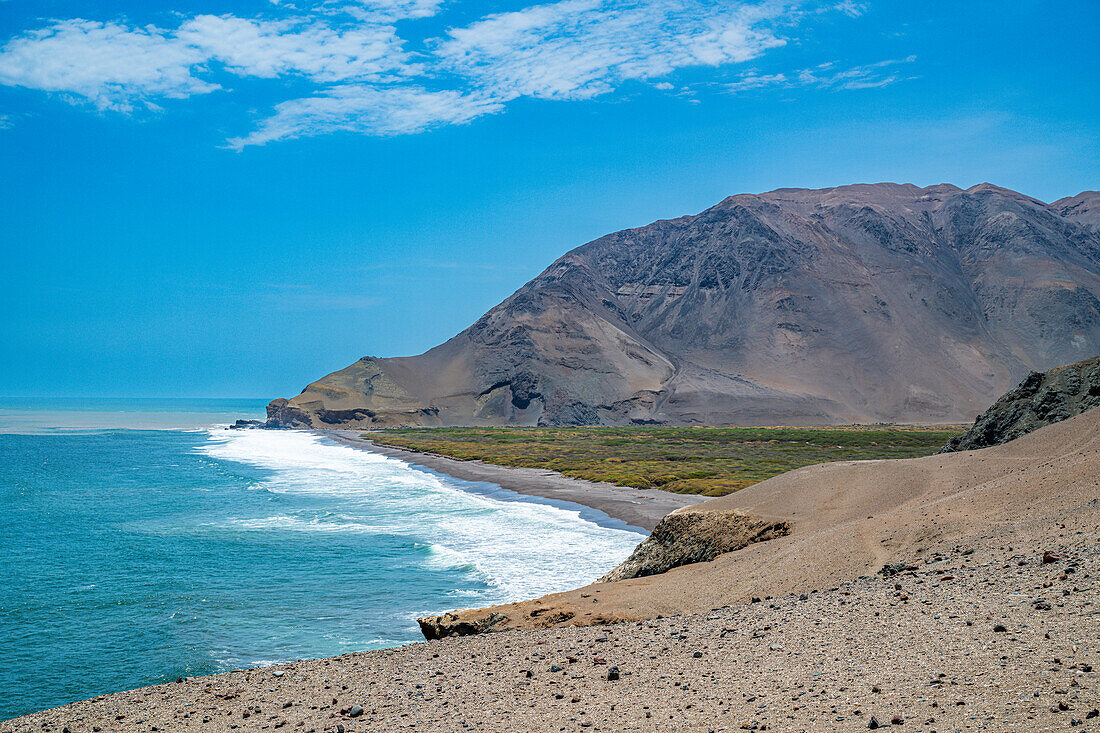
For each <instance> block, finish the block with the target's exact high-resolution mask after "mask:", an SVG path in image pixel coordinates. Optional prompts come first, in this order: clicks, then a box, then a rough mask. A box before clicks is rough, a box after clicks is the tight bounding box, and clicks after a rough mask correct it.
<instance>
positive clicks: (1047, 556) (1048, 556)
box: [1043, 550, 1066, 565]
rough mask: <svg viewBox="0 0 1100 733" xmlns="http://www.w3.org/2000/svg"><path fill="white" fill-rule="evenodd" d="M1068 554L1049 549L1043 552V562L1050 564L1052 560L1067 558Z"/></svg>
mask: <svg viewBox="0 0 1100 733" xmlns="http://www.w3.org/2000/svg"><path fill="white" fill-rule="evenodd" d="M1065 559H1066V556H1065V555H1063V554H1062V553H1060V552H1054V551H1053V550H1047V551H1046V552H1044V553H1043V564H1044V565H1049V564H1050V563H1052V562H1058V561H1059V560H1065Z"/></svg>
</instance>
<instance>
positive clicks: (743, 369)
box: [268, 183, 1100, 428]
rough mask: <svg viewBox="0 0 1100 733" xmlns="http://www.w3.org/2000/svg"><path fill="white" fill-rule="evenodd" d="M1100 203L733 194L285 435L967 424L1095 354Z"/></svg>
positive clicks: (641, 232) (946, 190)
mask: <svg viewBox="0 0 1100 733" xmlns="http://www.w3.org/2000/svg"><path fill="white" fill-rule="evenodd" d="M1097 201H1100V194H1097V193H1096V192H1084V193H1082V194H1080V195H1078V196H1075V197H1073V198H1071V199H1063V200H1060V201H1056V202H1053V203H1050V204H1047V203H1044V202H1042V201H1039V200H1037V199H1034V198H1032V197H1030V196H1026V195H1024V194H1021V193H1017V192H1015V191H1010V190H1008V189H1005V188H1001V187H998V186H994V185H990V184H981V185H978V186H973V187H971V188H968V189H966V190H963V189H961V188H958V187H956V186H952V185H949V184H941V185H937V186H928V187H925V188H918V187H917V186H913V185H908V184H906V185H898V184H892V183H879V184H872V185H852V186H840V187H837V188H828V189H818V190H807V189H778V190H776V191H771V192H769V193H764V194H759V195H756V194H742V195H738V196H730V197H729V198H727V199H725V200H723V201H721V202H719V203H718V204H717V205H715V206H713V207H711V208H709V209H707V210H706V211H703V212H702V213H699V214H697V215H694V216H683V217H679V218H677V219H671V220H666V221H657V222H654V223H652V224H649V225H648V226H644V227H639V228H636V229H627V230H624V231H620V232H616V233H614V234H609V235H607V236H605V237H601V238H600V239H597V240H595V241H593V242H589V243H588V244H585V245H583V246H581V247H578V248H576V249H574V250H572V251H570V252H568V253H566V254H565V255H563V256H562V257H561V258H559V259H558V260H557V261H556V262H554V263H552V264H551V265H550V266H549V267H548V268H547V269H546V270H545V271H544V272H543V273H542V274H540V275H539V276H538V277H536V278H535V279H533V280H532V281H530V282H529V283H527V284H526V285H524V286H523V287H521V288H520V289H519V290H518V291H516V293H515V294H513V295H512V296H511V297H509V298H508V299H507V300H505V301H504V302H503V303H501V304H500V305H498V306H496V307H495V308H493V309H491V310H490V311H489V312H488V313H486V314H485V315H484V316H482V317H481V318H480V319H478V320H477V321H476V322H475V323H474V324H473V325H471V326H470V327H469V328H467V329H466V330H464V331H462V332H461V333H459V334H458V335H456V336H455V337H454V338H452V339H450V340H448V341H447V342H445V343H443V344H441V345H439V346H437V347H435V348H433V349H431V350H429V351H427V352H425V353H424V354H421V355H419V356H411V357H400V358H373V357H364V358H363V359H360V360H359V361H357V362H356V363H354V364H352V365H350V366H348V367H346V368H344V369H341V370H339V371H336V372H333V373H332V374H329V375H328V376H325V377H323V378H321V379H319V380H317V381H316V382H314V383H312V384H310V385H309V386H307V387H306V389H305V390H304V391H303V392H302V393H301V394H299V395H297V396H295V397H292V398H291V399H289V400H286V399H277V400H275V401H273V402H272V403H271V404H270V405H269V407H268V415H269V422H270V424H271V425H274V426H282V427H313V428H324V427H349V428H350V427H360V428H379V427H381V428H387V427H399V426H448V425H467V426H468V425H550V426H553V425H649V424H667V425H716V426H728V425H826V424H831V425H835V424H853V423H877V422H902V423H915V424H933V423H936V424H955V423H960V422H970V421H971V420H973V419H974V416H975V415H977V414H978V413H979V412H981V411H982V410H984V409H985V408H986V407H987V406H988V405H989V404H990V403H991V402H992V401H993V400H994V399H995V398H996V397H997V396H998V395H1000V394H1001V393H1002V392H1004V391H1005V390H1007V389H1009V388H1010V387H1012V386H1013V385H1014V384H1016V383H1017V382H1019V381H1020V380H1021V379H1022V378H1023V377H1024V376H1026V375H1027V374H1028V372H1029V371H1032V370H1038V371H1042V370H1045V369H1048V368H1050V367H1054V366H1058V365H1061V364H1067V363H1070V362H1075V361H1079V360H1080V359H1084V358H1088V357H1092V356H1095V355H1096V354H1097V353H1098V352H1100V231H1098V230H1097V229H1096V228H1095V226H1094V222H1095V211H1096V209H1097Z"/></svg>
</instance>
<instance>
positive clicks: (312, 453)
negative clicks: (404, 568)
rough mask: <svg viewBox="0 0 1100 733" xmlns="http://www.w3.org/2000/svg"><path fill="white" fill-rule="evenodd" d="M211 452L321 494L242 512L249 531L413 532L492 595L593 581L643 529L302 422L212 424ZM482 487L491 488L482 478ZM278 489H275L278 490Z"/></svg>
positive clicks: (430, 565)
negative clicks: (287, 510) (341, 438)
mask: <svg viewBox="0 0 1100 733" xmlns="http://www.w3.org/2000/svg"><path fill="white" fill-rule="evenodd" d="M200 451H201V452H203V453H205V454H206V455H208V456H210V457H212V458H217V459H221V460H230V461H236V462H240V463H245V464H248V465H251V466H256V467H259V468H262V469H265V471H267V472H268V474H269V475H268V476H267V477H265V478H264V479H262V480H261V481H259V482H258V488H263V489H266V490H268V491H271V492H272V493H273V494H275V495H279V494H293V495H295V496H297V497H299V498H308V499H310V500H311V502H312V503H317V504H318V505H320V506H318V510H317V513H316V514H313V515H310V516H308V517H305V516H301V515H300V514H295V515H293V516H292V515H289V514H279V513H274V512H273V513H272V514H271V515H270V516H267V517H260V518H256V517H244V518H239V519H234V520H232V521H231V522H230V525H231V526H235V527H237V528H239V529H242V530H246V531H270V532H285V531H294V532H332V533H357V532H358V533H363V534H389V535H394V536H398V537H404V538H407V539H408V540H409V541H410V543H409V545H410V547H412V548H416V546H417V545H420V546H426V547H427V548H428V549H427V551H419V552H415V551H413V552H412V553H411V556H412V558H413V559H419V561H420V562H421V563H422V564H423V566H424V567H425V569H427V570H445V571H447V570H449V571H455V572H462V571H466V572H470V571H476V572H477V573H478V575H479V576H480V577H482V578H483V579H484V580H485V582H486V584H487V585H488V586H489V590H487V591H486V594H485V598H486V600H488V601H508V600H517V599H520V598H527V597H533V596H538V595H542V594H545V593H551V592H555V591H560V590H564V589H567V588H572V587H576V586H578V585H582V584H584V583H587V582H590V581H592V580H594V579H595V578H597V577H599V576H600V575H602V574H603V573H604V572H606V571H607V570H609V569H610V568H611V567H613V566H614V565H616V564H617V563H618V562H620V561H622V560H623V559H624V558H626V557H627V556H628V555H629V554H630V552H631V551H632V550H633V548H634V546H635V545H636V544H637V543H638V541H639V535H638V534H637V533H636V532H633V531H628V530H624V529H615V528H609V527H605V526H600V525H598V524H596V523H595V522H593V521H589V519H587V518H585V517H583V516H582V515H581V514H582V513H581V511H580V510H579V509H574V508H563V507H559V506H553V505H551V504H549V503H542V502H538V501H533V500H531V499H529V498H525V497H520V496H519V495H514V494H511V492H505V491H502V490H500V491H494V492H492V493H491V495H490V493H488V492H485V491H478V490H476V489H477V488H479V487H478V486H476V485H474V484H470V483H467V482H463V481H459V480H457V479H450V478H448V477H445V476H441V475H439V474H435V473H431V472H428V471H424V470H420V469H417V468H414V467H412V466H410V465H409V464H407V463H405V462H403V461H399V460H396V459H392V458H387V457H385V456H380V455H377V454H373V453H367V452H365V451H360V450H357V449H355V448H351V447H348V446H343V445H338V444H336V443H333V442H331V441H328V440H325V439H323V438H321V437H319V436H316V435H312V434H309V433H305V432H298V431H271V430H241V431H211V432H210V441H209V442H208V443H207V444H206V445H204V446H203V447H201V448H200ZM481 488H484V486H483V485H482V487H481ZM273 498H274V497H273Z"/></svg>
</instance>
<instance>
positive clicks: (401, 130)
mask: <svg viewBox="0 0 1100 733" xmlns="http://www.w3.org/2000/svg"><path fill="white" fill-rule="evenodd" d="M501 109H503V104H502V103H501V102H500V101H499V100H496V99H493V98H491V97H485V96H477V95H470V94H463V93H462V92H458V91H454V90H449V89H448V90H441V91H429V90H427V89H423V88H421V87H415V86H398V87H389V88H376V87H372V86H368V85H362V84H349V85H345V86H337V87H333V88H330V89H327V90H326V91H325V92H324V93H323V94H320V95H318V96H315V97H307V98H304V99H292V100H290V101H287V102H281V103H279V104H277V105H276V106H275V114H273V115H272V116H270V117H268V118H267V119H265V120H262V121H261V122H260V123H259V126H258V127H257V129H256V130H254V131H253V132H251V133H249V134H248V135H246V136H244V137H238V138H232V139H230V140H229V141H228V142H229V146H230V147H232V148H235V149H237V150H240V149H241V148H243V147H245V146H247V145H263V144H265V143H269V142H271V141H273V140H289V139H293V138H296V137H302V136H305V135H318V134H322V133H327V132H338V131H348V132H369V133H371V134H374V135H402V134H408V133H413V132H421V131H423V130H427V129H429V128H431V127H436V126H438V125H444V124H461V123H464V122H469V121H470V120H472V119H474V118H476V117H480V116H481V115H485V114H490V113H493V112H497V111H499V110H501Z"/></svg>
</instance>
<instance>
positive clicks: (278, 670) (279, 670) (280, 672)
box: [271, 669, 286, 677]
mask: <svg viewBox="0 0 1100 733" xmlns="http://www.w3.org/2000/svg"><path fill="white" fill-rule="evenodd" d="M271 674H272V675H273V676H275V677H282V676H283V675H284V674H286V672H284V671H283V670H281V669H277V670H275V671H274V672H272V673H271Z"/></svg>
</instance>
